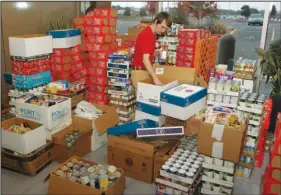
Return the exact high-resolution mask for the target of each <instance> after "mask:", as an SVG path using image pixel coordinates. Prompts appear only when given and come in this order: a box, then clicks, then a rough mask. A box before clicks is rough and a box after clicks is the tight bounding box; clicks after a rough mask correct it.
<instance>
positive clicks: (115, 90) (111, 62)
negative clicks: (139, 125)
mask: <svg viewBox="0 0 281 195" xmlns="http://www.w3.org/2000/svg"><path fill="white" fill-rule="evenodd" d="M107 77H108V85H109V86H108V94H109V95H110V105H111V106H114V107H116V109H117V113H118V115H119V121H120V124H123V123H128V122H132V121H133V112H134V106H135V91H134V88H133V86H132V83H131V57H130V56H127V55H123V54H118V53H114V54H112V55H110V56H109V57H108V63H107Z"/></svg>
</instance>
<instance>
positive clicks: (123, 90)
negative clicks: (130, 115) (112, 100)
mask: <svg viewBox="0 0 281 195" xmlns="http://www.w3.org/2000/svg"><path fill="white" fill-rule="evenodd" d="M133 92H134V89H133V86H127V87H120V86H112V85H110V86H108V94H110V95H122V96H128V95H130V94H132V93H133Z"/></svg>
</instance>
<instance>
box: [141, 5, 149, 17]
mask: <svg viewBox="0 0 281 195" xmlns="http://www.w3.org/2000/svg"><path fill="white" fill-rule="evenodd" d="M140 16H147V13H146V10H145V8H144V7H142V8H141V9H140Z"/></svg>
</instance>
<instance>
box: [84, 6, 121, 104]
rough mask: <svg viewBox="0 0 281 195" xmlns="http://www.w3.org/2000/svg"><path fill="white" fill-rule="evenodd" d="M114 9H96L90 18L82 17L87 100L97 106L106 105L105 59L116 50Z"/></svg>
mask: <svg viewBox="0 0 281 195" xmlns="http://www.w3.org/2000/svg"><path fill="white" fill-rule="evenodd" d="M116 16H117V10H116V9H102V8H96V9H94V10H93V12H92V15H91V16H84V28H85V38H84V43H85V49H86V51H88V52H89V66H88V67H89V68H88V72H89V77H88V81H87V84H88V86H90V88H89V90H88V91H87V94H86V96H87V100H88V101H91V102H93V103H98V104H105V105H106V104H108V102H109V99H108V96H107V75H106V72H107V58H108V53H110V52H111V51H113V50H115V49H116V48H117V43H116Z"/></svg>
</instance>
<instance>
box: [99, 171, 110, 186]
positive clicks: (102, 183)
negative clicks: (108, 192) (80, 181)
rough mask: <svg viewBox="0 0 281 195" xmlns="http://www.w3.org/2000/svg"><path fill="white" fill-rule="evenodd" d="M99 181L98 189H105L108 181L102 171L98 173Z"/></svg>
mask: <svg viewBox="0 0 281 195" xmlns="http://www.w3.org/2000/svg"><path fill="white" fill-rule="evenodd" d="M101 171H102V170H101ZM99 182H100V189H107V187H108V183H109V181H108V176H107V174H106V173H104V172H102V173H100V176H99Z"/></svg>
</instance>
